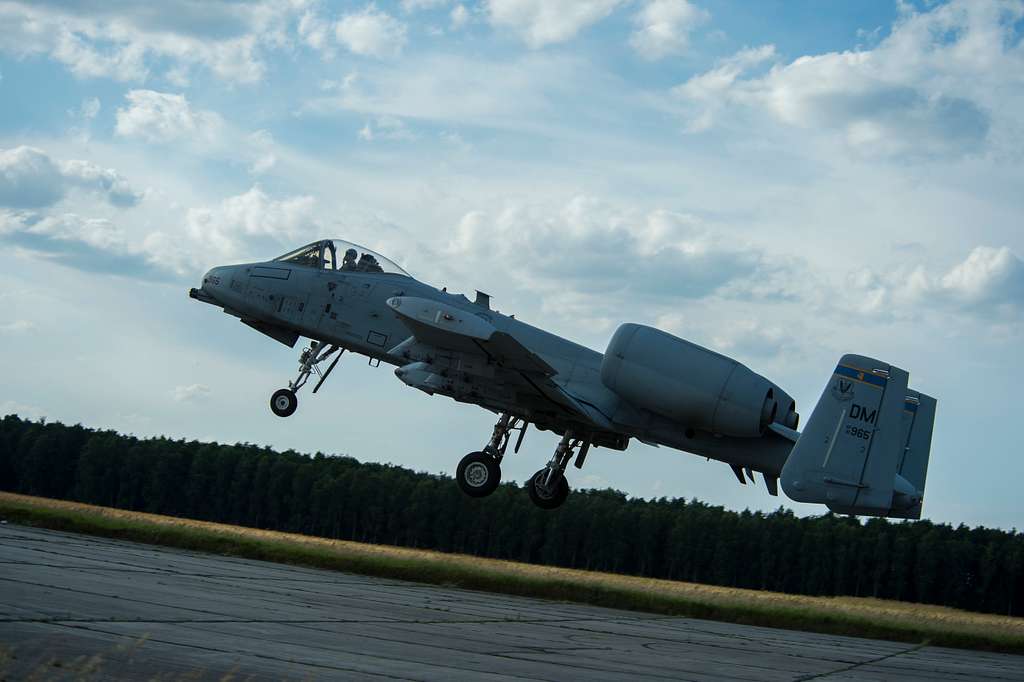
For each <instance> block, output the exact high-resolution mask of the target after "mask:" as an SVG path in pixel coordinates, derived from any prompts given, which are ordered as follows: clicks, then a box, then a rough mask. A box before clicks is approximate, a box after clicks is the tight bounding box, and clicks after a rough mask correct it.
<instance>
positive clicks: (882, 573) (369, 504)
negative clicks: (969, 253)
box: [0, 415, 1024, 616]
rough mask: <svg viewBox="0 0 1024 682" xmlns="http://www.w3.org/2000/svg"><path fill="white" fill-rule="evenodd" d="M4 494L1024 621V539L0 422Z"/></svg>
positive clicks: (990, 531) (993, 532)
mask: <svg viewBox="0 0 1024 682" xmlns="http://www.w3.org/2000/svg"><path fill="white" fill-rule="evenodd" d="M0 489H2V490H7V491H11V492H17V493H24V494H28V495H39V496H44V497H51V498H60V499H68V500H76V501H80V502H86V503H90V504H96V505H104V506H109V507H120V508H122V509H129V510H134V511H146V512H153V513H157V514H167V515H172V516H180V517H187V518H194V519H201V520H208V521H217V522H222V523H230V524H237V525H242V526H251V527H257V528H264V529H272V530H281V531H288V532H296V533H304V534H308V535H318V536H323V537H329V538H339V539H344V540H356V541H360V542H370V543H382V544H390V545H400V546H407V547H416V548H422V549H434V550H440V551H443V552H458V553H463V554H470V555H477V556H486V557H493V558H498V559H512V560H515V561H525V562H531V563H539V564H549V565H556V566H564V567H569V568H579V569H585V570H595V571H610V572H617V573H626V574H634V575H641V576H648V577H654V578H667V579H670V580H685V581H691V582H698V583H708V584H714V585H723V586H730V587H744V588H752V589H762V590H772V591H778V592H788V593H794V594H808V595H852V596H861V597H878V598H883V599H897V600H902V601H914V602H924V603H932V604H943V605H947V606H953V607H956V608H962V609H968V610H972V611H982V612H989V613H999V614H1004V615H1011V616H1016V615H1020V614H1021V613H1024V535H1022V534H1021V533H1020V532H1017V531H1012V532H1008V531H1004V530H998V529H989V528H982V527H977V528H968V527H967V526H964V525H960V526H958V527H955V528H954V527H952V526H950V525H948V524H936V523H932V522H930V521H916V522H896V523H894V522H890V521H888V520H886V519H869V520H867V521H861V520H859V519H856V518H849V517H843V516H836V515H833V514H828V513H827V514H824V515H822V516H816V517H807V518H801V517H798V516H796V515H794V514H793V513H792V512H791V511H788V510H786V509H783V508H781V507H780V508H779V509H778V510H776V511H774V512H771V513H767V514H766V513H762V512H751V511H742V512H736V511H731V510H727V509H724V508H723V507H717V506H711V505H708V504H705V503H703V502H700V501H698V500H695V499H694V500H684V499H665V498H660V499H655V500H644V499H636V498H630V497H628V496H627V495H625V494H623V493H621V492H617V491H614V490H582V491H574V493H573V494H572V495H571V496H570V497H569V500H568V502H566V504H565V505H564V506H563V507H562V508H561V509H559V510H557V511H553V512H552V511H543V510H540V509H538V508H536V507H534V506H533V505H532V504H531V503H530V501H529V500H528V498H527V494H526V491H525V489H523V488H520V487H518V486H517V485H516V484H514V483H504V484H502V485H501V487H500V488H499V489H498V490H497V492H495V493H494V494H493V495H491V496H490V497H488V498H485V499H482V500H476V499H471V498H468V497H465V496H464V495H463V494H462V493H461V492H460V491H459V489H458V487H457V486H456V485H455V482H454V481H453V480H452V479H451V478H449V477H447V476H441V475H435V474H426V473H419V472H415V471H411V470H409V469H406V468H403V467H399V466H393V465H382V464H368V463H361V462H358V461H357V460H355V459H353V458H351V457H346V456H336V455H325V454H323V453H317V454H315V455H306V454H300V453H297V452H293V451H286V452H275V451H273V450H270V449H268V448H265V447H259V446H255V445H250V444H235V445H219V444H216V443H201V442H197V441H184V440H171V439H167V438H150V439H139V438H135V437H132V436H125V435H120V434H118V433H115V432H113V431H100V430H93V429H89V428H85V427H83V426H79V425H75V426H68V425H64V424H60V423H46V422H45V421H43V420H40V421H30V420H24V419H21V418H19V417H17V416H15V415H9V416H6V417H4V418H3V420H2V421H0Z"/></svg>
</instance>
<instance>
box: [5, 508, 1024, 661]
mask: <svg viewBox="0 0 1024 682" xmlns="http://www.w3.org/2000/svg"><path fill="white" fill-rule="evenodd" d="M0 514H2V515H3V516H4V517H5V518H10V519H12V520H16V521H20V522H25V523H31V524H34V525H40V526H45V527H50V528H58V529H65V530H72V531H77V532H86V533H94V534H98V535H104V536H109V537H121V538H125V539H131V540H137V541H141V542H151V543H155V544H164V545H171V546H176V547H187V548H190V549H200V550H207V551H214V552H221V553H227V554H232V555H238V556H247V557H252V558H257V559H267V560H272V561H282V562H286V563H294V564H301V565H308V566H318V567H323V568H331V569H338V570H346V571H351V572H356V573H363V574H368V575H377V576H382V577H391V578H399V579H406V580H415V581H419V582H428V583H434V584H446V585H455V586H460V587H466V588H470V589H482V590H489V591H495V592H503V593H509V594H521V595H529V596H534V597H542V598H553V599H562V600H567V601H578V602H584V603H591V604H597V605H601V606H610V607H617V608H627V609H633V610H640V611H651V612H655V613H664V614H673V615H686V616H695V617H702V618H711V619H716V620H726V621H730V622H739V623H750V624H755V625H764V626H775V627H785V628H791V629H800V630H808V631H816V632H827V633H835V634H848V635H855V636H869V637H879V638H885V639H893V640H898V641H910V642H923V641H928V642H931V643H933V644H941V645H946V646H957V647H964V648H976V649H988V650H994V651H1005V652H1013V653H1024V619H1020V618H1010V617H1006V616H995V615H990V614H981V613H971V612H968V611H960V610H957V609H952V608H947V607H942V606H931V605H925V604H910V603H903V602H894V601H884V600H879V599H864V598H855V597H808V596H801V595H790V594H781V593H777V592H763V591H757V590H745V589H737V588H727V587H716V586H711V585H699V584H695V583H685V582H676V581H670V580H655V579H651V578H639V577H634V576H624V575H617V574H611V573H596V572H590V571H580V570H572V569H565V568H555V567H550V566H538V565H534V564H524V563H517V562H512V561H501V560H496V559H483V558H480V557H474V556H466V555H460V554H444V553H441V552H433V551H426V550H415V549H407V548H402V547H390V546H383V545H369V544H363V543H358V542H348V541H343V540H329V539H326V538H319V537H311V536H306V535H298V534H294V533H280V532H276V531H266V530H258V529H254V528H244V527H239V526H230V525H225V524H219V523H210V522H205V521H194V520H190V519H180V518H175V517H168V516H159V515H156V514H145V513H141V512H130V511H125V510H121V509H110V508H106V507H95V506H92V505H86V504H79V503H76V502H67V501H62V500H50V499H44V498H37V497H29V496H25V495H15V494H13V493H0Z"/></svg>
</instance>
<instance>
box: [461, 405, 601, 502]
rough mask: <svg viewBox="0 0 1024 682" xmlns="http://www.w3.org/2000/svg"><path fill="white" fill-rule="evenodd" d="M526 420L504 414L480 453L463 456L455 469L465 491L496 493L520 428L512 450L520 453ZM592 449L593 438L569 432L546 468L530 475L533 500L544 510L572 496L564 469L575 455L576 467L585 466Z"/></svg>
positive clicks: (480, 493) (529, 484)
mask: <svg viewBox="0 0 1024 682" xmlns="http://www.w3.org/2000/svg"><path fill="white" fill-rule="evenodd" d="M526 427H527V423H526V422H525V421H524V420H522V419H520V418H519V417H513V416H511V415H509V414H507V413H506V414H502V415H501V417H500V418H499V419H498V423H497V424H495V425H494V433H493V434H492V435H491V440H490V442H489V443H488V444H487V445H486V446H484V449H483V450H481V451H479V452H471V453H469V454H468V455H466V456H465V457H463V458H462V461H461V462H459V466H458V467H457V468H456V469H455V480H456V481H457V482H458V484H459V488H461V489H462V492H464V493H466V494H467V495H469V496H470V497H486V496H488V495H490V494H491V493H493V492H494V491H495V490H496V489H497V487H498V484H499V483H500V482H501V459H502V457H504V456H505V450H506V449H507V448H508V444H509V441H510V440H511V434H512V432H513V431H519V437H518V438H517V439H516V445H515V448H513V452H519V447H520V446H521V445H522V444H523V436H524V435H525V434H526ZM589 450H590V440H589V439H584V438H578V437H576V436H575V435H574V434H573V432H572V431H568V430H567V431H566V432H565V435H564V436H563V437H562V440H561V442H559V444H558V447H557V448H556V449H555V454H554V455H552V457H551V461H549V462H548V463H547V466H545V467H544V468H543V469H541V470H540V471H538V472H537V473H535V474H534V475H533V476H532V477H530V481H529V482H528V483H527V486H526V487H527V491H528V492H529V495H530V500H531V501H533V503H534V504H535V505H537V506H538V507H540V508H541V509H555V508H556V507H559V506H561V505H562V503H563V502H565V499H566V498H567V497H568V496H569V482H568V481H566V480H565V468H566V466H568V464H569V462H570V461H571V460H572V459H573V457H575V458H576V462H575V465H576V468H580V467H582V466H583V461H584V460H585V459H586V458H587V452H588V451H589Z"/></svg>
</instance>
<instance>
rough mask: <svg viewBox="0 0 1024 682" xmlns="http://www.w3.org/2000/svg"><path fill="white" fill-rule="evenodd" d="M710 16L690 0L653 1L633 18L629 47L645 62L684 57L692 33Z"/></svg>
mask: <svg viewBox="0 0 1024 682" xmlns="http://www.w3.org/2000/svg"><path fill="white" fill-rule="evenodd" d="M710 18H711V15H710V14H709V13H708V12H707V11H705V10H703V9H701V8H699V7H697V6H696V5H694V4H693V3H691V2H689V1H688V0H650V2H648V3H647V4H646V5H644V6H643V7H642V8H641V9H640V11H638V12H637V13H636V14H635V15H634V16H633V24H634V25H635V26H636V29H635V30H634V31H633V33H632V34H630V37H629V44H630V45H631V46H632V47H633V49H634V50H636V51H637V52H638V53H639V54H640V56H642V57H644V58H645V59H650V60H657V59H662V58H663V57H667V56H669V55H677V54H683V53H685V52H686V51H687V49H688V48H689V44H690V32H691V31H693V29H694V28H696V27H697V26H699V25H700V24H702V23H704V22H706V21H708V19H710Z"/></svg>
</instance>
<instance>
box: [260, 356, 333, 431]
mask: <svg viewBox="0 0 1024 682" xmlns="http://www.w3.org/2000/svg"><path fill="white" fill-rule="evenodd" d="M344 352H345V349H344V348H339V347H338V346H334V345H331V344H328V343H324V342H322V341H313V342H311V343H310V344H309V347H308V348H306V349H305V350H303V351H302V354H301V355H300V356H299V375H298V376H297V377H296V378H295V381H289V382H288V388H282V389H279V390H277V391H274V394H273V395H272V396H270V410H271V411H272V412H273V413H274V414H276V415H277V416H278V417H290V416H291V415H292V414H294V413H295V410H296V409H297V408H298V406H299V398H298V396H297V395H296V394H297V393H298V392H299V389H300V388H302V387H303V386H305V385H306V382H307V381H308V380H309V376H310V374H312V373H313V372H316V373H317V376H319V377H320V380H319V381H317V382H316V386H314V387H313V393H316V392H317V391H318V390H320V386H321V385H322V384H323V383H324V381H326V380H327V377H328V376H329V375H330V373H331V371H332V370H333V369H334V366H335V365H337V364H338V360H340V359H341V355H342V353H344ZM335 353H337V355H335ZM332 355H334V360H333V361H332V362H331V364H330V365H329V366H328V367H327V370H326V371H324V372H321V371H320V363H322V362H324V361H325V360H327V359H328V358H329V357H331V356H332Z"/></svg>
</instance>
